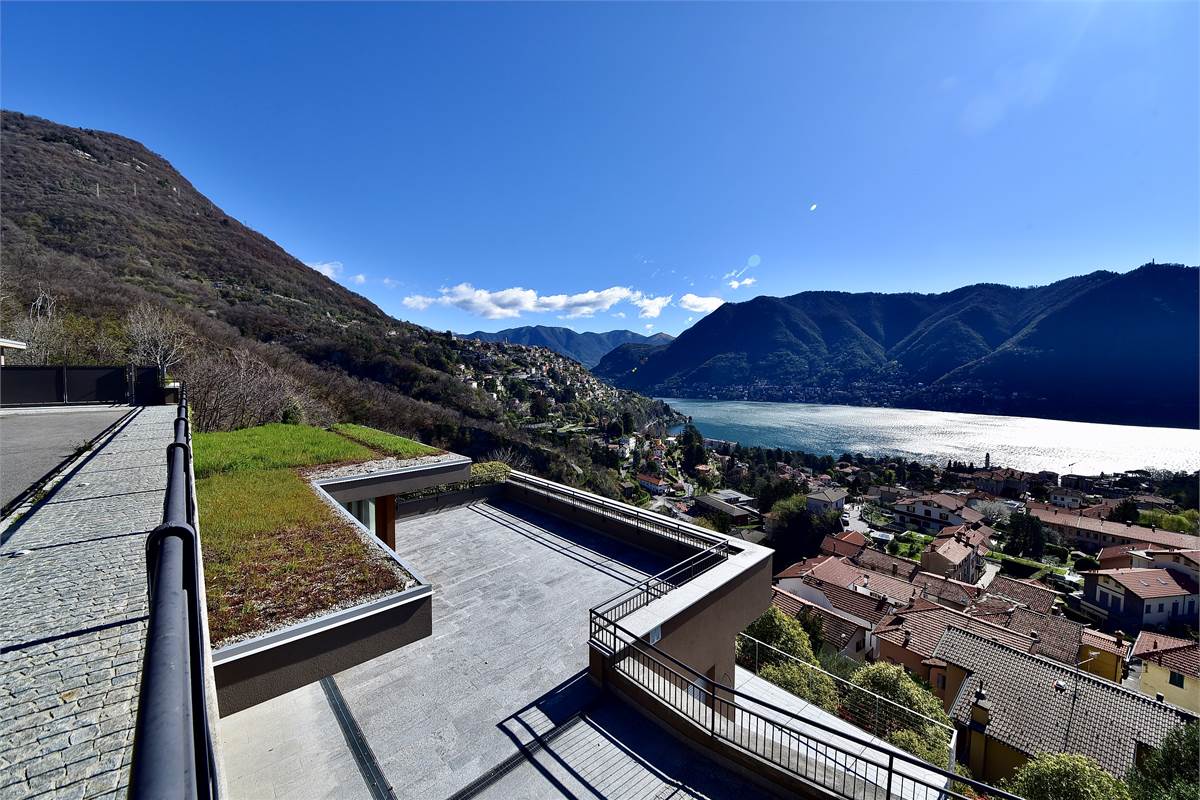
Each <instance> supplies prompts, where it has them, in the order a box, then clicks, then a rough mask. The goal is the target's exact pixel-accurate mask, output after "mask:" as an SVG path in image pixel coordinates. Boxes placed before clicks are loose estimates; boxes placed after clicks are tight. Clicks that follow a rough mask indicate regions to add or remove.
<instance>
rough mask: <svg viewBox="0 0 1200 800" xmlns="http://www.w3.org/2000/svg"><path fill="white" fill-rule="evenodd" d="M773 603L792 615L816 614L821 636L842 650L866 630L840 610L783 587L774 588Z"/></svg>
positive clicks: (836, 648) (835, 647)
mask: <svg viewBox="0 0 1200 800" xmlns="http://www.w3.org/2000/svg"><path fill="white" fill-rule="evenodd" d="M771 605H773V606H775V607H776V608H778V609H779V610H780V611H782V612H783V613H785V614H787V615H788V616H791V617H799V616H800V615H801V614H815V615H816V616H817V618H819V619H820V620H821V638H823V639H824V640H825V641H826V642H827V643H829V644H830V645H833V646H834V649H835V650H841V649H842V647H844V646H845V644H846V643H847V642H849V641H850V640H852V639H853V638H854V637H855V635H856V634H857V633H858V632H859V631H865V630H866V628H865V627H864V626H863V625H862V624H861V623H859V622H857V621H855V620H853V619H851V618H850V617H848V616H846V615H845V614H843V613H842V612H840V611H837V610H831V609H828V608H824V607H822V606H819V605H817V604H816V603H814V602H812V601H811V600H805V599H804V598H803V597H797V596H796V595H794V594H792V593H791V592H785V591H784V590H783V589H773V590H772V593H771ZM839 645H840V646H839Z"/></svg>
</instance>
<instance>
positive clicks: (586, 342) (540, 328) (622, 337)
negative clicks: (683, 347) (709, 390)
mask: <svg viewBox="0 0 1200 800" xmlns="http://www.w3.org/2000/svg"><path fill="white" fill-rule="evenodd" d="M464 336H466V338H468V339H478V340H480V341H484V342H510V343H512V344H521V345H526V346H529V347H545V348H546V349H548V350H553V351H554V352H556V353H558V354H559V355H563V356H567V357H568V358H573V359H575V360H576V361H578V362H579V363H580V364H583V365H584V366H585V367H588V368H591V367H594V366H596V365H597V364H598V363H600V359H602V358H603V357H604V356H605V355H607V354H608V353H610V352H611V351H612V350H613V349H614V348H616V347H619V346H620V345H623V344H628V343H631V342H632V343H638V344H645V343H661V342H663V341H664V337H665V341H670V340H672V339H673V338H674V337H673V336H671V335H670V334H668V333H656V334H653V335H652V336H645V335H643V334H640V333H635V332H634V331H631V330H624V329H620V330H612V331H603V332H596V331H584V332H582V333H581V332H579V331H574V330H572V329H571V328H564V327H560V326H552V325H522V326H519V327H516V328H505V329H504V330H501V331H495V332H488V331H475V332H473V333H468V334H464Z"/></svg>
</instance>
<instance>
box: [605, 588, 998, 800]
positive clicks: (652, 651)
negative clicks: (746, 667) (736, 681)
mask: <svg viewBox="0 0 1200 800" xmlns="http://www.w3.org/2000/svg"><path fill="white" fill-rule="evenodd" d="M598 608H599V607H596V608H593V609H592V610H591V611H590V612H589V616H590V618H591V625H590V628H591V631H590V633H591V636H590V639H591V641H592V643H593V644H595V645H598V646H599V647H601V648H603V650H605V651H607V658H608V659H612V660H614V661H616V660H618V656H619V655H628V654H629V653H630V652H631V651H632V652H634V653H638V654H641V655H642V656H643V657H648V658H650V659H652V660H653V661H655V662H656V663H657V664H658V665H659V666H660V667H663V668H665V669H667V670H668V671H669V672H670V673H672V674H673V675H674V676H676V677H678V678H679V679H681V680H682V681H684V683H685V684H687V685H688V686H689V687H690V690H691V691H697V692H700V693H701V694H702V695H704V696H705V697H707V698H708V699H709V700H710V701H711V703H712V706H710V708H712V714H713V715H714V716H715V715H716V713H717V712H716V710H715V705H716V704H717V703H721V704H724V705H725V706H727V707H729V708H737V710H739V711H742V712H744V713H747V714H750V715H753V716H757V717H761V716H762V715H761V714H758V713H756V712H755V711H754V710H753V709H752V708H750V707H747V706H737V705H736V698H739V697H740V698H742V699H744V700H746V701H747V702H749V703H752V704H753V705H756V706H759V707H761V708H763V709H766V710H768V711H770V712H772V713H773V714H776V715H779V716H781V717H783V718H785V719H791V720H795V721H796V723H797V724H799V725H802V726H811V727H813V728H816V729H819V730H820V731H822V732H823V733H825V734H828V735H829V742H825V743H823V745H824V746H827V747H830V748H832V749H835V750H841V748H838V747H836V746H835V745H833V744H830V742H834V741H836V740H837V739H838V738H840V739H844V740H846V741H849V742H853V743H854V744H857V745H861V746H863V747H866V748H870V749H872V750H875V751H880V750H881V748H880V747H879V745H878V744H877V743H876V742H873V741H871V740H870V739H867V738H864V737H860V736H857V735H856V734H853V733H850V732H849V731H845V730H841V729H837V728H833V727H830V726H828V725H825V724H824V723H822V722H820V721H818V720H817V719H815V718H809V717H805V718H804V719H800V718H799V717H797V716H796V715H795V713H794V712H792V711H789V710H788V709H785V708H780V707H779V706H777V705H774V704H773V703H770V702H768V701H766V700H763V699H761V698H758V697H754V696H753V695H749V694H746V693H745V692H741V691H738V690H737V689H734V688H733V687H732V686H726V685H725V684H722V683H720V682H718V681H714V680H713V679H711V678H709V677H708V676H706V675H703V674H701V673H699V672H697V671H696V670H695V669H693V668H692V667H690V666H688V665H687V664H685V663H684V662H682V661H680V660H679V659H677V658H675V657H674V656H672V655H671V654H670V653H668V652H666V651H665V650H662V649H660V648H659V647H657V646H655V645H653V644H651V643H650V642H648V641H646V640H645V639H644V638H642V637H641V636H638V635H637V634H635V633H633V632H632V631H630V630H629V629H627V628H625V627H624V626H622V625H621V624H619V623H618V622H616V621H614V620H612V619H610V618H609V617H607V616H606V615H605V614H604V612H602V611H599V610H598ZM605 628H607V629H608V631H609V634H610V637H611V643H607V642H604V641H603V640H601V639H600V638H599V637H598V636H597V635H596V633H597V630H598V629H605ZM626 674H628V673H626ZM628 677H630V678H633V676H632V675H629V676H628ZM644 688H646V689H647V690H649V691H651V692H653V691H654V690H653V689H651V688H650V687H644ZM767 722H769V723H772V724H773V725H774V726H776V727H778V728H779V730H780V731H781V732H784V733H787V734H790V735H793V736H794V735H796V734H797V733H799V731H797V730H795V729H792V728H790V727H788V726H785V725H781V724H779V723H778V722H775V721H773V720H767ZM713 735H717V732H716V730H715V729H714V730H713ZM733 743H734V744H738V742H736V741H735V742H733ZM739 746H740V745H739ZM847 752H848V751H847ZM881 756H883V757H886V758H887V760H888V763H887V765H886V768H887V770H888V775H889V780H890V779H891V776H892V774H893V773H894V772H895V769H894V766H893V764H894V762H895V761H903V762H906V763H908V764H910V765H912V766H915V767H920V768H921V769H923V770H926V771H928V772H931V773H933V774H935V775H937V776H938V777H940V778H942V779H943V780H945V782H946V783H947V784H949V783H952V782H958V783H961V784H963V785H965V786H969V787H971V789H972V790H978V791H981V792H984V793H985V796H987V797H994V798H1001V799H1002V800H1021V798H1020V797H1019V796H1017V795H1014V794H1010V793H1008V792H1005V791H1002V790H1000V789H997V788H996V787H994V786H990V785H988V784H986V783H983V782H982V781H977V780H974V779H972V778H967V777H965V776H962V775H957V774H955V773H952V772H949V771H948V770H946V769H944V768H942V767H938V766H937V765H935V764H930V763H929V762H928V761H925V760H924V759H921V758H918V757H917V756H914V755H911V754H909V753H907V752H905V751H904V750H901V749H899V748H896V747H889V748H887V749H884V750H883V752H882V753H881ZM858 757H859V758H861V759H863V760H865V761H867V762H869V763H872V764H873V765H874V766H880V767H882V766H884V765H883V764H881V763H879V762H872V761H871V760H870V759H869V758H866V757H865V756H862V755H860V756H858ZM780 766H784V765H780ZM902 778H903V779H904V780H907V781H909V782H912V783H915V784H918V785H921V786H924V787H926V788H928V789H931V790H933V791H936V792H938V793H939V794H941V795H942V796H944V797H953V798H965V797H966V795H965V794H961V793H959V792H956V791H954V790H953V789H950V788H948V786H936V785H930V784H928V783H924V782H922V781H918V780H917V779H915V778H913V777H912V776H910V775H903V776H902ZM889 795H890V792H889Z"/></svg>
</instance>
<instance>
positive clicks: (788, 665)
mask: <svg viewBox="0 0 1200 800" xmlns="http://www.w3.org/2000/svg"><path fill="white" fill-rule="evenodd" d="M758 674H759V676H760V677H762V679H763V680H767V681H770V682H771V683H773V684H775V685H776V686H778V687H779V688H781V689H784V690H786V691H789V692H791V693H792V694H794V695H796V697H799V698H801V699H803V700H807V701H808V702H810V703H812V704H813V705H815V706H819V707H820V708H823V709H825V710H826V711H829V712H831V713H834V712H836V711H837V708H838V692H837V686H836V685H834V682H833V678H830V677H829V676H828V675H826V674H825V673H824V672H821V671H820V670H817V669H811V668H809V667H806V666H803V665H801V664H797V663H796V662H794V661H783V662H777V663H772V664H767V665H766V666H764V667H763V668H762V669H760V670H759V672H758Z"/></svg>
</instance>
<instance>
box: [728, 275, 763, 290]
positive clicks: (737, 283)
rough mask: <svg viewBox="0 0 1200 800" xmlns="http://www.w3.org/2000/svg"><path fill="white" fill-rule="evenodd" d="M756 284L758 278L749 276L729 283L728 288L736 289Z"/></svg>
mask: <svg viewBox="0 0 1200 800" xmlns="http://www.w3.org/2000/svg"><path fill="white" fill-rule="evenodd" d="M756 283H758V278H755V277H754V276H753V275H751V276H750V277H749V278H742V279H741V280H740V281H730V282H729V288H730V289H736V288H738V287H739V286H753V285H754V284H756Z"/></svg>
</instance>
